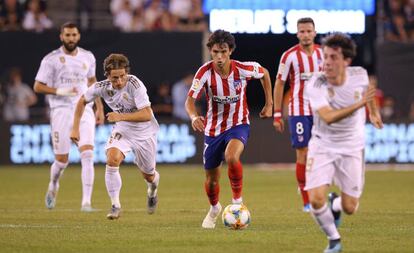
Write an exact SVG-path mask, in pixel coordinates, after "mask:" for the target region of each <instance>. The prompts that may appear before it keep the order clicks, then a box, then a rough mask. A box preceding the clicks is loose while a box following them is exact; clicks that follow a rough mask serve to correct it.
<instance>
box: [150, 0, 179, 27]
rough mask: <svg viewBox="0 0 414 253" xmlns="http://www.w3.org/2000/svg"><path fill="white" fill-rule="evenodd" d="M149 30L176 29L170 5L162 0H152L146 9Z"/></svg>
mask: <svg viewBox="0 0 414 253" xmlns="http://www.w3.org/2000/svg"><path fill="white" fill-rule="evenodd" d="M144 22H145V27H146V30H147V31H171V30H172V29H174V27H173V22H172V18H171V15H170V13H169V12H168V6H167V5H166V4H165V2H163V1H161V0H151V1H149V2H148V5H147V6H146V8H145V10H144Z"/></svg>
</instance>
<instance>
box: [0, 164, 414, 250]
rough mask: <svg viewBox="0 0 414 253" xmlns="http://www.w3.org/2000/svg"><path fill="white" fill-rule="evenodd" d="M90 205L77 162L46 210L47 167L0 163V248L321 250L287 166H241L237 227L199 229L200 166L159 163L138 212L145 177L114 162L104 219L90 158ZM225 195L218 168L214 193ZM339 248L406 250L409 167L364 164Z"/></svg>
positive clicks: (412, 204)
mask: <svg viewBox="0 0 414 253" xmlns="http://www.w3.org/2000/svg"><path fill="white" fill-rule="evenodd" d="M96 167H97V168H96V176H95V189H94V195H93V207H94V208H97V209H99V211H97V212H93V213H81V212H80V201H81V183H80V168H79V166H76V165H72V166H69V168H68V169H67V170H66V171H65V174H64V176H63V178H62V179H61V181H60V186H61V187H60V192H59V195H58V199H57V205H56V208H55V209H54V210H51V211H49V210H47V209H46V208H45V205H44V195H45V192H46V188H47V184H48V179H49V168H48V166H33V167H13V168H12V167H0V187H1V190H0V203H1V204H0V252H77V253H78V252H100V253H101V252H140V253H142V252H179V253H185V252H189V253H198V252H206V253H207V252H209V253H211V252H226V253H227V252H301V253H303V252H322V250H323V249H324V248H325V246H326V243H327V242H326V238H325V236H324V235H323V234H322V232H321V231H319V228H318V227H317V226H316V224H315V222H314V221H313V219H312V218H311V217H310V215H309V214H306V213H303V212H302V211H301V200H300V196H299V195H298V194H297V189H296V186H295V185H296V184H295V178H294V172H293V171H289V170H264V169H260V168H259V167H254V166H247V165H246V166H245V174H244V188H243V191H244V194H243V197H244V202H245V204H246V205H247V207H248V208H249V210H250V212H251V215H252V223H251V225H250V226H249V227H248V228H247V229H245V230H242V231H232V230H228V229H226V228H224V226H223V225H222V223H221V221H220V222H218V224H217V227H216V229H214V230H203V229H202V228H201V222H202V219H203V218H204V216H205V214H206V212H207V210H208V207H209V205H208V201H207V198H206V196H205V193H204V188H203V182H204V171H203V169H202V168H201V166H185V165H183V166H159V171H160V174H161V182H160V188H159V201H160V202H159V206H158V209H157V212H156V213H155V214H154V215H148V214H147V213H146V209H145V208H146V184H145V183H144V181H143V179H142V178H141V175H140V174H139V173H138V171H137V169H136V168H135V167H129V166H123V167H121V176H122V180H123V187H122V191H121V203H122V208H123V213H122V217H121V218H120V219H119V220H115V221H110V220H107V219H106V214H107V212H108V210H109V208H110V202H109V198H108V196H107V193H106V189H105V182H104V166H102V165H98V166H96ZM230 199H231V194H230V187H229V183H228V179H227V171H226V170H222V178H221V193H220V202H221V203H222V205H223V206H225V205H227V204H229V202H230ZM340 233H341V235H342V241H343V247H344V252H384V253H385V252H386V253H388V252H399V253H401V252H414V171H368V172H367V175H366V184H365V190H364V194H363V196H362V199H361V205H360V209H359V211H358V213H357V214H355V215H353V216H346V217H344V220H343V224H342V226H341V228H340Z"/></svg>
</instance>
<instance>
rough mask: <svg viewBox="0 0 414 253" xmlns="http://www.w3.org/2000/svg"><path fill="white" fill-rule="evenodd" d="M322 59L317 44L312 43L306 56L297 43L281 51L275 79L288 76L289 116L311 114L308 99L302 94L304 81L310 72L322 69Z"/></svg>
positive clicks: (283, 79)
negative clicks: (311, 47) (310, 52)
mask: <svg viewBox="0 0 414 253" xmlns="http://www.w3.org/2000/svg"><path fill="white" fill-rule="evenodd" d="M322 61H323V54H322V49H321V48H320V46H319V45H314V48H313V53H312V55H311V56H308V55H307V54H306V53H305V52H304V51H303V50H302V49H301V48H300V45H299V44H298V45H296V46H294V47H292V48H290V49H289V50H287V51H285V52H284V53H283V55H282V58H281V59H280V63H279V70H278V72H277V79H279V80H282V81H284V82H285V81H286V80H287V78H288V77H289V84H290V97H289V116H303V115H312V109H311V107H310V105H309V99H308V97H307V96H306V95H305V94H304V90H305V82H306V81H307V80H309V79H310V77H311V76H312V73H314V72H319V71H321V70H322Z"/></svg>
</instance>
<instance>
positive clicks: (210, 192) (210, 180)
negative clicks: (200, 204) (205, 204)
mask: <svg viewBox="0 0 414 253" xmlns="http://www.w3.org/2000/svg"><path fill="white" fill-rule="evenodd" d="M219 180H220V166H219V167H217V168H214V169H207V170H206V181H205V183H204V187H205V190H206V193H207V197H208V200H209V202H210V210H209V211H208V213H207V215H206V217H205V218H204V220H203V223H202V225H201V226H202V227H203V228H215V227H216V221H217V218H218V216H219V215H220V212H221V209H222V208H221V205H220V203H219V192H220V185H219Z"/></svg>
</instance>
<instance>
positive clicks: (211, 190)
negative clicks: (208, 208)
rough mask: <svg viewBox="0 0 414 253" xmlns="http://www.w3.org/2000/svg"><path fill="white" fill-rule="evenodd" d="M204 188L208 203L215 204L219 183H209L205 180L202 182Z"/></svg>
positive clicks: (217, 197)
mask: <svg viewBox="0 0 414 253" xmlns="http://www.w3.org/2000/svg"><path fill="white" fill-rule="evenodd" d="M204 189H205V190H206V193H207V197H208V201H209V202H210V205H212V206H215V205H216V204H217V202H218V199H219V192H220V185H219V184H212V185H210V184H208V183H207V181H206V182H205V183H204Z"/></svg>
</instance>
